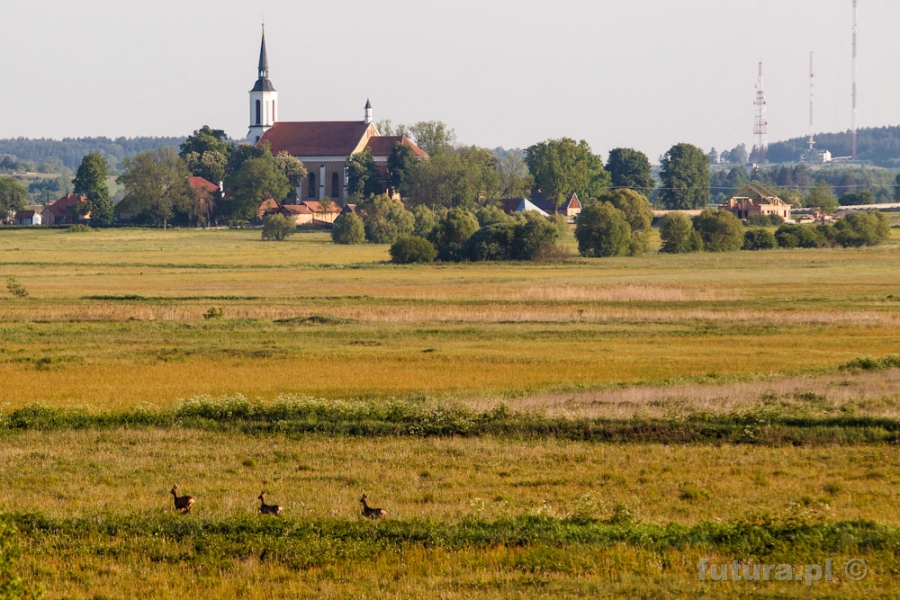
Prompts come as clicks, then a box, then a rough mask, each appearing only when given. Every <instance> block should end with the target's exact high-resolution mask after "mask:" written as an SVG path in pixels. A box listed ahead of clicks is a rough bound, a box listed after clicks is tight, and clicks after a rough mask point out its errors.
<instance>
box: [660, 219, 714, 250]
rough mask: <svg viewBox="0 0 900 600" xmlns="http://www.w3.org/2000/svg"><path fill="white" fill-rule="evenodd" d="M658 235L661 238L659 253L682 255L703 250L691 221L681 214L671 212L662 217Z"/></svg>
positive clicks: (701, 241)
mask: <svg viewBox="0 0 900 600" xmlns="http://www.w3.org/2000/svg"><path fill="white" fill-rule="evenodd" d="M659 233H660V237H662V247H661V248H660V250H659V251H660V252H668V253H669V254H682V253H685V252H699V251H701V250H703V240H701V239H700V234H699V233H697V230H696V229H694V226H693V224H692V223H691V219H690V218H689V217H688V216H687V215H685V214H683V213H676V212H671V213H669V214H667V215H666V216H665V217H663V218H662V220H661V221H660V223H659Z"/></svg>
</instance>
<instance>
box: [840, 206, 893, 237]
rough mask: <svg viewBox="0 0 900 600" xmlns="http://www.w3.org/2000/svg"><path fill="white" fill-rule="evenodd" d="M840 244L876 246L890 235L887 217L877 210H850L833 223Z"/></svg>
mask: <svg viewBox="0 0 900 600" xmlns="http://www.w3.org/2000/svg"><path fill="white" fill-rule="evenodd" d="M834 229H835V231H836V233H837V235H836V241H837V243H838V244H840V245H841V246H876V245H878V244H880V243H882V242H884V241H886V240H887V239H888V238H890V237H891V228H890V224H889V223H888V219H887V217H885V216H884V214H882V213H880V212H877V211H857V212H852V213H850V214H849V215H847V216H846V217H844V218H843V219H841V220H840V221H838V222H836V223H835V224H834Z"/></svg>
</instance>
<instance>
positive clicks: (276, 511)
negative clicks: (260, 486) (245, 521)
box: [259, 492, 281, 517]
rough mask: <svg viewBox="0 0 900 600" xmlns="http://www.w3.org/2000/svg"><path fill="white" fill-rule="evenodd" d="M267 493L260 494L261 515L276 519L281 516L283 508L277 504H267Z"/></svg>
mask: <svg viewBox="0 0 900 600" xmlns="http://www.w3.org/2000/svg"><path fill="white" fill-rule="evenodd" d="M265 495H266V493H265V492H260V493H259V501H260V502H261V503H262V504H261V506H260V507H259V514H261V515H275V516H276V517H280V516H281V507H280V506H278V505H277V504H266V499H265Z"/></svg>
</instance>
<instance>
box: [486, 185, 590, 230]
mask: <svg viewBox="0 0 900 600" xmlns="http://www.w3.org/2000/svg"><path fill="white" fill-rule="evenodd" d="M500 207H501V208H502V209H503V212H505V213H506V214H508V215H511V214H513V213H517V212H537V213H538V214H540V215H543V216H545V217H549V216H551V215H562V216H564V217H565V218H566V220H567V221H568V222H569V223H574V222H575V219H576V218H577V217H578V215H580V214H581V209H582V206H581V200H579V199H578V195H577V194H575V193H573V194H572V196H571V197H569V199H568V200H566V202H565V203H564V204H563V205H562V206H556V204H555V203H554V202H553V201H552V200H549V199H548V198H547V197H546V196H544V194H542V193H541V191H540V190H534V191H533V192H532V194H531V199H528V198H503V199H502V200H500Z"/></svg>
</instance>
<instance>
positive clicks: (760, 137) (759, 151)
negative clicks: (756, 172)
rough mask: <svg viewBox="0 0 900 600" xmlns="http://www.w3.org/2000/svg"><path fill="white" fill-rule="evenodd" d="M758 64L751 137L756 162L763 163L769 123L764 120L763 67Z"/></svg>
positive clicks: (766, 147) (767, 143) (767, 142)
mask: <svg viewBox="0 0 900 600" xmlns="http://www.w3.org/2000/svg"><path fill="white" fill-rule="evenodd" d="M762 65H763V64H762V63H761V62H760V63H759V81H758V82H757V83H756V102H754V105H755V106H756V121H755V123H754V125H753V135H754V136H756V153H755V154H756V160H757V162H763V161H764V160H765V158H766V151H767V150H768V149H769V122H768V121H767V120H766V93H765V92H764V91H763V67H762Z"/></svg>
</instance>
